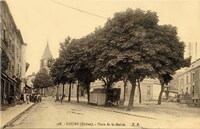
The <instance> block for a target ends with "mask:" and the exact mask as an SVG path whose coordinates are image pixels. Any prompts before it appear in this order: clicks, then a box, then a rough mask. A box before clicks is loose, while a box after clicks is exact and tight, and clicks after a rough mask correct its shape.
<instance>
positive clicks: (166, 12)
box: [6, 0, 200, 75]
mask: <svg viewBox="0 0 200 129" xmlns="http://www.w3.org/2000/svg"><path fill="white" fill-rule="evenodd" d="M6 1H7V3H8V6H9V7H10V11H11V13H12V15H13V17H14V20H15V22H16V25H17V27H18V28H19V29H20V30H21V33H22V36H23V39H24V42H25V43H27V44H28V46H27V52H26V60H27V62H28V63H30V67H29V69H28V72H27V75H29V74H31V73H32V72H38V70H39V68H40V59H41V56H42V54H43V52H44V49H45V46H46V44H47V41H48V42H49V46H50V49H51V52H52V54H53V57H54V58H56V57H58V50H59V43H60V42H63V41H64V39H65V38H66V37H67V36H70V37H72V38H80V37H82V36H85V35H87V34H89V33H90V32H92V31H94V29H95V27H98V26H103V25H104V23H105V22H106V19H104V18H99V17H95V16H92V15H89V14H86V13H82V12H80V11H77V10H74V9H71V8H67V7H66V6H63V5H60V4H57V3H54V2H52V0H6ZM54 1H57V2H59V3H63V4H65V5H67V6H71V7H74V8H78V9H81V10H84V11H87V12H91V13H94V14H97V15H100V16H103V17H106V18H108V17H110V18H112V17H113V14H114V13H115V12H120V11H125V10H126V9H127V8H132V9H136V8H141V9H142V10H152V11H156V12H157V14H158V16H159V24H172V25H173V26H176V27H177V28H178V35H179V37H180V39H181V40H182V41H184V42H185V43H188V42H191V43H192V44H194V43H196V42H197V43H198V49H197V50H198V51H200V1H199V0H188V1H187V0H184V1H183V0H182V1H181V0H157V1H152V0H148V1H147V0H146V1H145V0H137V1H136V0H54ZM194 46H195V45H194ZM187 51H188V50H187V49H186V54H187V53H188V52H187ZM198 57H200V52H198Z"/></svg>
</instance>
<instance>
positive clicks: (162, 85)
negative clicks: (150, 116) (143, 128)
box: [158, 83, 165, 105]
mask: <svg viewBox="0 0 200 129" xmlns="http://www.w3.org/2000/svg"><path fill="white" fill-rule="evenodd" d="M164 88H165V87H164V84H163V83H161V90H160V94H159V97H158V105H161V101H162V93H163V92H164Z"/></svg>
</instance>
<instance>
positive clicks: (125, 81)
mask: <svg viewBox="0 0 200 129" xmlns="http://www.w3.org/2000/svg"><path fill="white" fill-rule="evenodd" d="M127 81H128V80H127V79H124V80H123V82H124V98H123V103H124V102H125V100H126V87H127Z"/></svg>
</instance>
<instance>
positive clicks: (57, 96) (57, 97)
mask: <svg viewBox="0 0 200 129" xmlns="http://www.w3.org/2000/svg"><path fill="white" fill-rule="evenodd" d="M58 86H59V85H58ZM58 86H56V101H59V95H58Z"/></svg>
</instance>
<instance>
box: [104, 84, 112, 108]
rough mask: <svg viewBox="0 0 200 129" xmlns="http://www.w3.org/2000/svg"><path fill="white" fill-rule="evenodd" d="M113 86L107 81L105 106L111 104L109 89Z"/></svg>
mask: <svg viewBox="0 0 200 129" xmlns="http://www.w3.org/2000/svg"><path fill="white" fill-rule="evenodd" d="M110 87H111V84H108V83H107V89H106V101H105V106H109V102H108V101H109V89H110Z"/></svg>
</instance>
